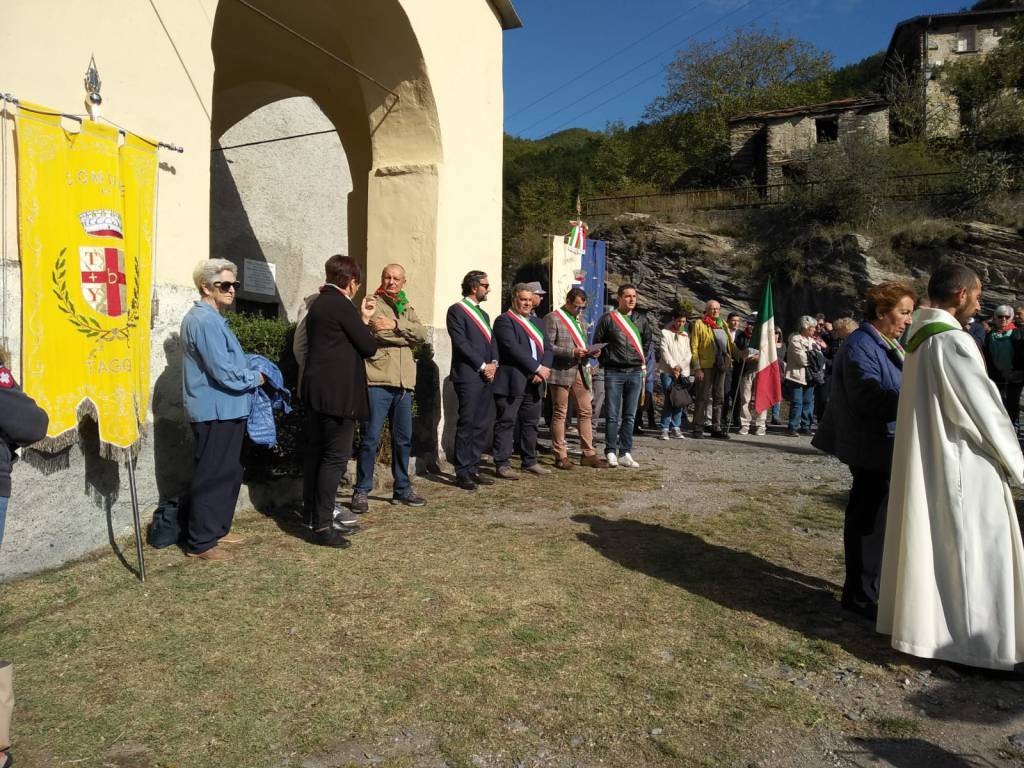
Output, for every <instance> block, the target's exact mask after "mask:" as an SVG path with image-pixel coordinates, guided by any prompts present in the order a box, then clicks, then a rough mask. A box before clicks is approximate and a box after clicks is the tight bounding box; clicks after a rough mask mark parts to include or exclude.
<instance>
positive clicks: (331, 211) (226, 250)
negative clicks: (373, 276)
mask: <svg viewBox="0 0 1024 768" xmlns="http://www.w3.org/2000/svg"><path fill="white" fill-rule="evenodd" d="M325 130H329V131H332V133H327V134H323V133H321V134H320V135H315V136H303V135H302V134H309V133H317V132H320V131H325ZM333 131H334V125H333V124H332V123H331V121H330V120H328V119H327V117H326V116H325V115H324V113H323V112H322V111H321V110H320V108H319V107H318V106H317V105H316V103H315V102H314V101H313V100H312V99H310V98H307V97H295V98H290V99H282V100H281V101H277V102H274V103H273V104H269V105H267V106H266V107H263V108H261V109H258V110H256V111H255V112H253V113H251V114H250V115H249V116H248V117H246V118H245V119H243V120H242V121H240V122H238V123H236V124H235V125H234V126H232V127H231V128H229V129H228V130H227V131H226V132H225V133H224V135H223V136H221V137H220V139H219V141H218V142H217V143H218V144H219V146H220V147H236V148H234V149H224V150H223V151H220V152H218V151H216V149H215V151H214V152H213V153H212V154H211V163H210V174H211V203H210V249H211V252H213V253H214V254H216V255H217V256H222V257H223V258H227V259H231V260H232V261H234V262H235V263H236V264H238V266H239V268H240V269H241V270H242V274H240V278H239V279H241V280H242V282H243V283H244V282H245V275H244V262H245V259H253V260H256V261H260V262H268V263H271V264H274V265H275V268H276V274H277V290H278V295H277V296H262V295H257V294H249V293H246V292H245V291H242V292H241V293H240V294H239V298H243V299H251V300H255V301H274V302H277V301H279V302H280V303H281V306H282V308H283V310H284V314H285V315H286V316H287V317H288V318H290V319H292V320H294V319H295V315H296V312H297V310H298V308H299V306H300V304H301V302H302V299H303V297H305V296H307V295H309V294H310V293H312V292H313V291H314V290H316V288H317V287H318V286H319V285H320V284H321V283H323V277H324V270H323V266H324V262H325V261H326V260H327V258H328V257H329V256H330V255H331V254H334V253H347V252H348V195H349V194H350V193H351V192H352V177H351V174H350V173H349V167H348V160H347V159H346V157H345V152H344V149H343V148H342V146H341V140H340V139H339V138H338V134H337V133H336V132H333ZM287 136H294V137H296V138H292V139H288V140H284V141H271V142H267V140H268V139H276V138H282V137H287ZM252 142H260V143H257V144H251V143H252ZM245 144H250V146H237V145H245ZM366 282H367V284H369V283H370V282H371V281H370V279H369V278H368V279H367V281H366Z"/></svg>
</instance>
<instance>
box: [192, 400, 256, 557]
mask: <svg viewBox="0 0 1024 768" xmlns="http://www.w3.org/2000/svg"><path fill="white" fill-rule="evenodd" d="M245 421H246V420H245V419H232V420H231V421H196V422H193V423H192V435H193V437H195V442H196V445H195V455H194V459H195V467H194V468H193V470H192V486H191V490H190V493H191V496H192V503H191V506H190V508H189V514H188V551H189V552H191V553H192V554H196V555H197V554H199V553H200V552H205V551H206V550H208V549H213V548H214V547H215V546H217V541H218V540H219V539H220V538H221V537H222V536H225V535H227V532H228V531H230V530H231V521H232V520H233V519H234V517H235V504H236V503H237V502H238V491H239V489H240V488H241V487H242V461H241V457H242V438H243V437H245Z"/></svg>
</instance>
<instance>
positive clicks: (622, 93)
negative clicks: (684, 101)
mask: <svg viewBox="0 0 1024 768" xmlns="http://www.w3.org/2000/svg"><path fill="white" fill-rule="evenodd" d="M791 2H793V0H782V2H780V3H779V4H778V5H776V6H775V7H774V8H770V9H769V10H767V11H765V12H764V13H761V14H758V15H757V16H755V17H754V18H752V19H750V21H748V22H747V23H748V24H750V23H752V22H755V21H759V20H760V19H763V18H764V17H765V16H767V15H768V14H770V13H774V12H775V11H777V10H779V9H780V8H782V6H784V5H788V4H789V3H791ZM748 5H749V3H748ZM744 7H745V6H744ZM695 34H698V33H695ZM661 76H662V73H661V72H655V73H654V74H653V75H649V76H648V77H645V78H643V79H642V80H638V81H637V82H635V83H633V84H632V85H631V86H629V88H627V89H626V90H624V91H619V92H618V93H616V94H615V95H614V96H611V97H609V98H607V99H605V100H604V101H602V102H601V103H600V104H596V105H594V106H593V107H591V108H590V109H588V110H587V111H586V112H580V113H579V114H577V115H575V116H574V117H573V119H572V120H570V121H569V122H567V123H562V125H560V126H558V127H557V128H555V130H554V131H552V133H558V131H560V130H562V129H563V128H568V127H569V126H570V125H572V124H573V123H575V122H576V120H578V119H579V118H581V117H584V116H585V115H589V114H590V113H591V112H596V111H597V110H599V109H600V108H601V107H603V106H605V105H606V104H610V103H611V102H613V101H615V100H616V99H618V98H621V97H623V96H625V95H626V94H627V93H632V92H633V90H635V89H636V87H637V86H638V85H641V84H643V83H646V82H647V81H649V80H653V79H654V78H656V77H661Z"/></svg>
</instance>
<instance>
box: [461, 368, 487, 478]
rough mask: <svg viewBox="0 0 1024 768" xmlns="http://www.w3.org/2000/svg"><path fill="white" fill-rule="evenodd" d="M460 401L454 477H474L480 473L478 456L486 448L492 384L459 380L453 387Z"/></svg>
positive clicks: (481, 380)
mask: <svg viewBox="0 0 1024 768" xmlns="http://www.w3.org/2000/svg"><path fill="white" fill-rule="evenodd" d="M454 387H455V394H456V396H457V397H458V398H459V419H458V422H457V424H456V426H455V452H454V456H453V458H454V461H453V462H452V463H453V464H454V465H455V474H456V475H457V476H458V477H473V476H474V475H476V474H478V473H479V472H480V456H481V455H482V454H483V452H484V448H485V447H486V445H487V430H488V429H489V428H490V426H491V425H490V415H491V384H490V382H487V381H484V380H483V379H480V380H478V381H460V382H458V383H457V384H455V385H454Z"/></svg>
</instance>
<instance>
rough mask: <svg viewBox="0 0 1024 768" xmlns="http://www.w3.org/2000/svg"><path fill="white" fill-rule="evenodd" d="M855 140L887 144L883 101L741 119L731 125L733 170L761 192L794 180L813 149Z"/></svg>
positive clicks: (781, 111) (827, 105)
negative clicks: (765, 188)
mask: <svg viewBox="0 0 1024 768" xmlns="http://www.w3.org/2000/svg"><path fill="white" fill-rule="evenodd" d="M854 135H859V136H863V137H867V138H870V139H873V140H876V141H884V142H887V141H888V140H889V108H888V104H887V102H886V101H885V99H883V98H881V97H880V96H869V97H863V98H848V99H839V100H836V101H829V102H825V103H822V104H811V105H806V106H797V107H787V108H786V109H776V110H771V111H768V112H756V113H752V114H748V115H739V116H737V117H734V118H733V119H732V120H730V121H729V142H730V154H731V157H732V165H733V169H734V170H735V171H736V172H737V173H738V174H740V175H742V176H745V177H747V178H750V179H752V180H753V182H754V184H756V185H757V186H765V185H771V184H783V183H785V182H787V181H790V180H792V179H793V178H794V176H795V175H796V169H797V168H799V166H800V164H801V163H802V162H803V161H805V160H806V159H807V154H808V153H809V152H810V150H811V148H812V147H815V146H817V145H818V144H823V143H828V142H835V141H844V140H846V139H848V138H849V137H851V136H854Z"/></svg>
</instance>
